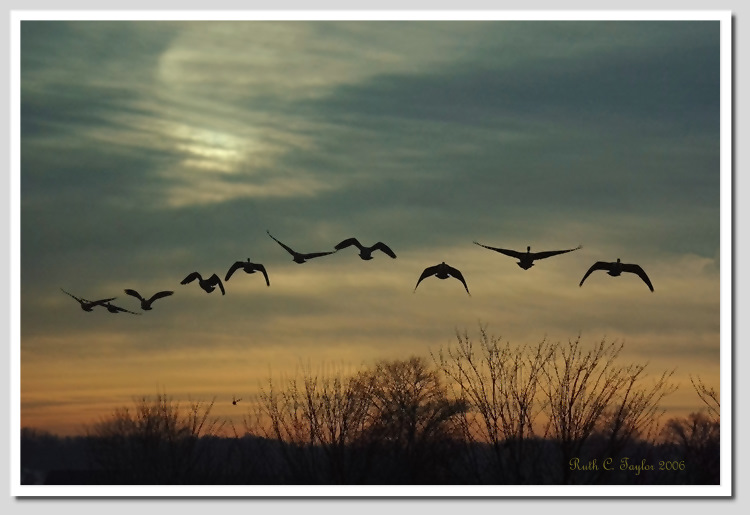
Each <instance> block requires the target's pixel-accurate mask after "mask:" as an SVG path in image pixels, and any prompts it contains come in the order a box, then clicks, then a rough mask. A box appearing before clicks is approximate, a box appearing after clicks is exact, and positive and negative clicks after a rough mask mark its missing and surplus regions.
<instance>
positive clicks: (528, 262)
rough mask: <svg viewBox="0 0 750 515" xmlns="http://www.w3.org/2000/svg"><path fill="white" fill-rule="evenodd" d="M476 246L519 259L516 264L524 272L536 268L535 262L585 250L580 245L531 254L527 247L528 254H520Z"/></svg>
mask: <svg viewBox="0 0 750 515" xmlns="http://www.w3.org/2000/svg"><path fill="white" fill-rule="evenodd" d="M474 244H476V245H479V246H480V247H484V248H486V249H490V250H494V251H495V252H499V253H501V254H505V255H506V256H510V257H513V258H516V259H518V260H519V261H518V263H516V264H517V265H518V266H520V267H521V268H523V269H524V270H528V269H529V268H531V267H532V266H534V261H536V260H537V259H544V258H548V257H551V256H557V255H558V254H565V253H566V252H573V251H574V250H578V249H580V248H583V246H582V245H578V246H577V247H576V248H574V249H567V250H548V251H545V252H531V247H526V252H518V251H516V250H508V249H498V248H495V247H489V246H487V245H482V244H481V243H478V242H476V241H475V242H474Z"/></svg>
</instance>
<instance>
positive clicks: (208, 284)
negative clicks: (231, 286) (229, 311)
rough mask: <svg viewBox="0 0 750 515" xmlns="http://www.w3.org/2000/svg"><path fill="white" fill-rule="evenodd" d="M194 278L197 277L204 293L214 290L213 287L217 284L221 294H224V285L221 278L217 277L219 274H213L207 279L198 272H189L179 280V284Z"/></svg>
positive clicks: (189, 281) (191, 280)
mask: <svg viewBox="0 0 750 515" xmlns="http://www.w3.org/2000/svg"><path fill="white" fill-rule="evenodd" d="M196 279H198V284H199V285H200V287H201V288H203V289H204V290H205V291H206V293H211V292H212V291H214V289H216V286H218V287H219V289H220V290H221V294H222V295H226V292H225V291H224V285H223V284H221V279H219V276H218V275H216V274H213V275H212V276H211V277H209V278H208V279H204V278H203V277H201V274H199V273H198V272H193V273H191V274H188V276H187V277H185V278H184V279H183V280H182V281H180V284H188V283H191V282H193V281H195V280H196Z"/></svg>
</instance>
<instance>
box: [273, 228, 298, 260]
mask: <svg viewBox="0 0 750 515" xmlns="http://www.w3.org/2000/svg"><path fill="white" fill-rule="evenodd" d="M266 232H267V233H268V235H269V236H271V238H273V240H274V241H275V242H276V243H278V244H279V245H281V246H282V247H284V250H286V251H287V252H289V253H290V254H291V255H292V256H296V255H297V252H295V251H294V250H292V249H291V248H289V247H287V246H286V245H284V244H283V243H281V242H280V241H279V240H277V239H276V238H274V237H273V235H272V234H271V233H270V231H269V230H268V229H266Z"/></svg>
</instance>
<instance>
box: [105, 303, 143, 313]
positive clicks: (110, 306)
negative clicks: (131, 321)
mask: <svg viewBox="0 0 750 515" xmlns="http://www.w3.org/2000/svg"><path fill="white" fill-rule="evenodd" d="M102 306H104V307H105V308H107V311H109V312H110V313H130V314H131V315H140V313H134V312H133V311H129V310H127V309H125V308H121V307H120V306H115V305H114V304H111V303H109V302H107V303H106V304H102Z"/></svg>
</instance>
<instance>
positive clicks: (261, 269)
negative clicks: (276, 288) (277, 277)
mask: <svg viewBox="0 0 750 515" xmlns="http://www.w3.org/2000/svg"><path fill="white" fill-rule="evenodd" d="M253 268H254V269H255V270H259V271H261V272H262V273H263V277H265V278H266V286H271V281H269V280H268V273H266V267H264V266H263V265H261V264H260V263H256V264H254V265H253Z"/></svg>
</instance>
